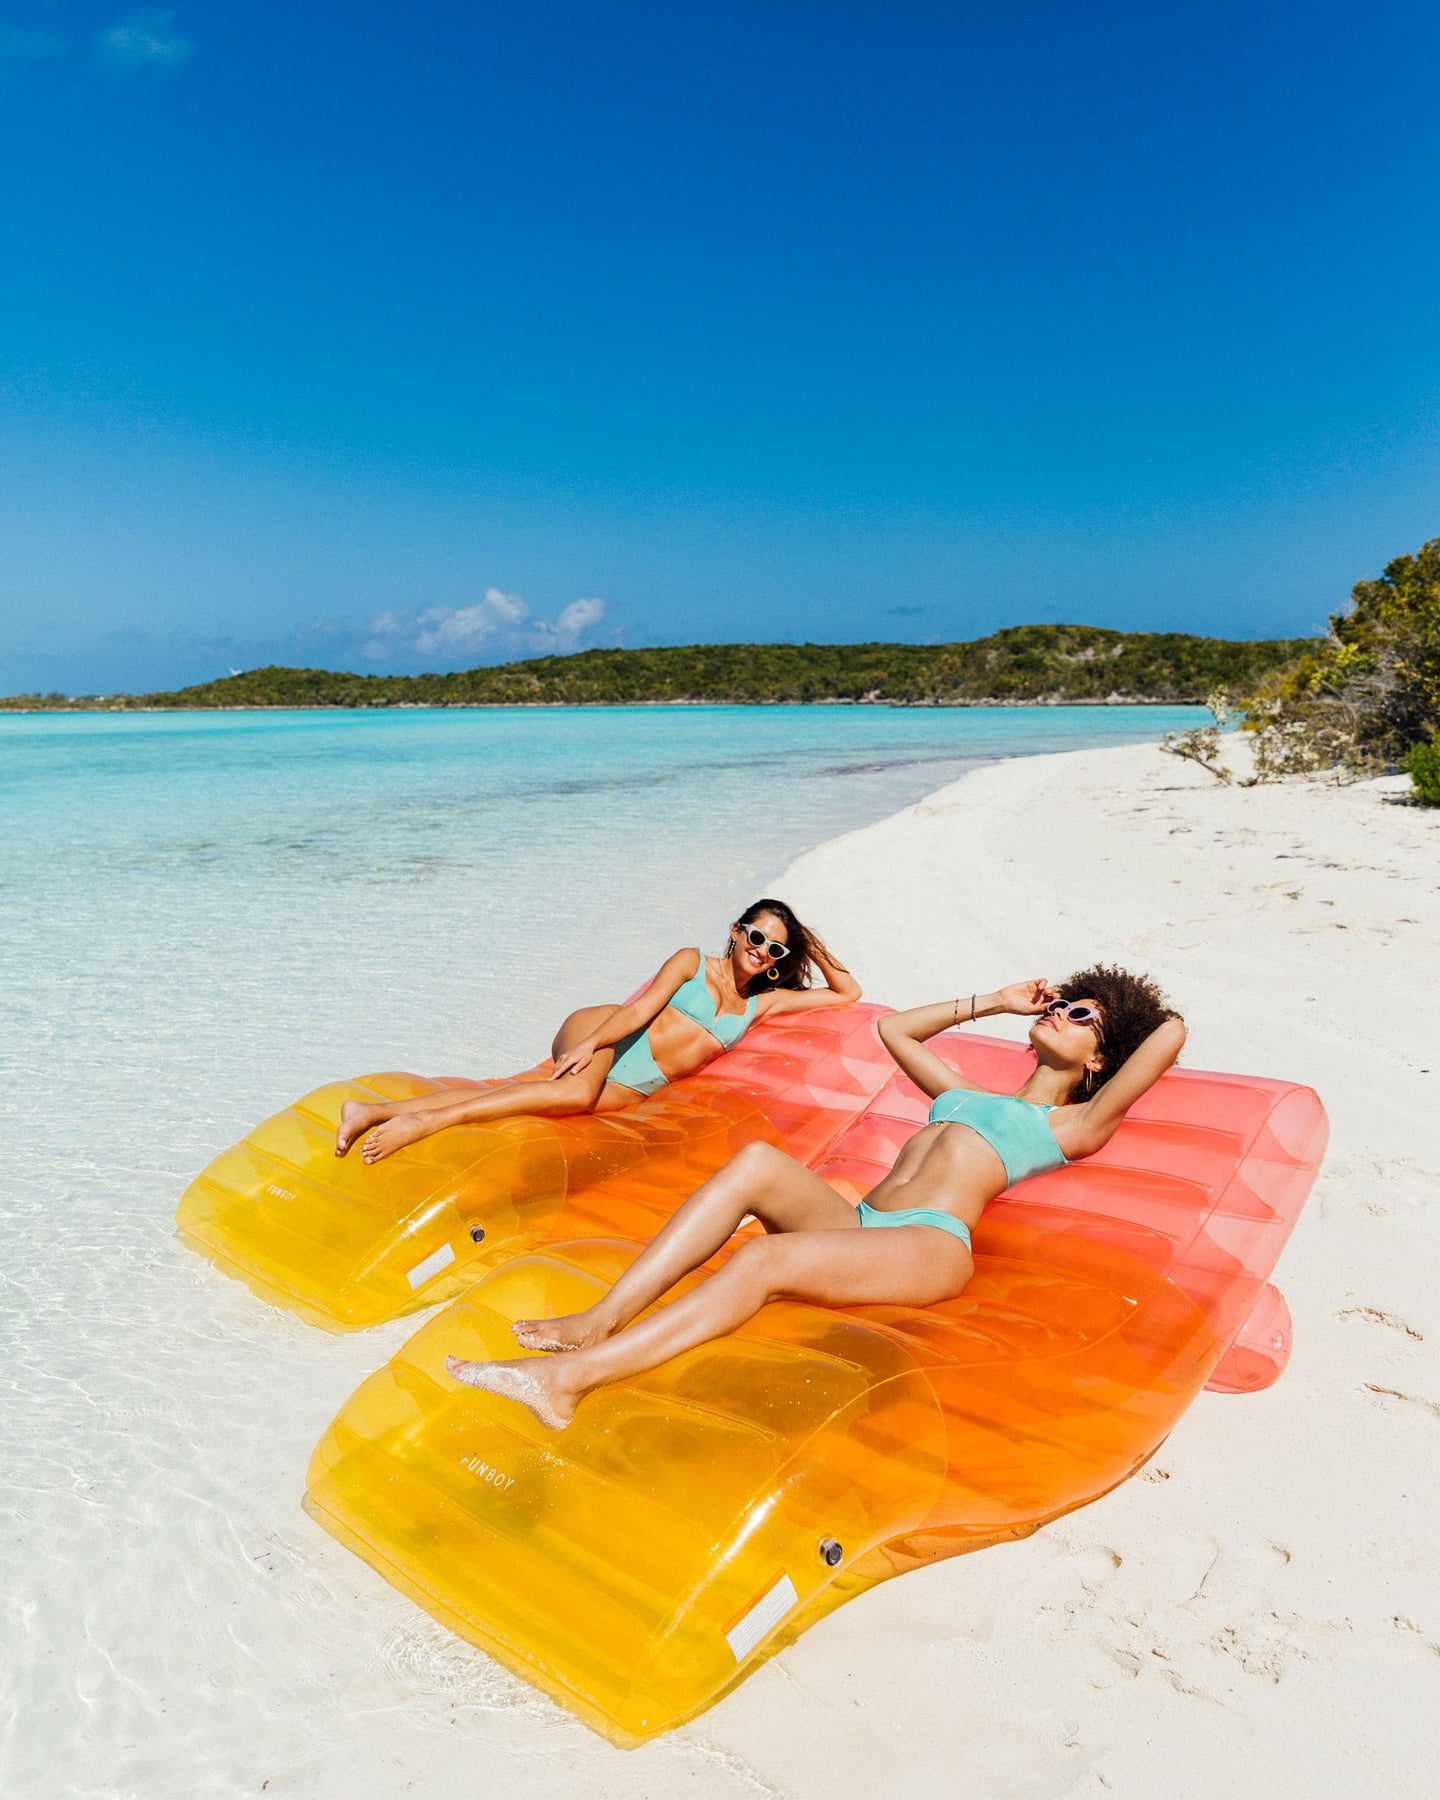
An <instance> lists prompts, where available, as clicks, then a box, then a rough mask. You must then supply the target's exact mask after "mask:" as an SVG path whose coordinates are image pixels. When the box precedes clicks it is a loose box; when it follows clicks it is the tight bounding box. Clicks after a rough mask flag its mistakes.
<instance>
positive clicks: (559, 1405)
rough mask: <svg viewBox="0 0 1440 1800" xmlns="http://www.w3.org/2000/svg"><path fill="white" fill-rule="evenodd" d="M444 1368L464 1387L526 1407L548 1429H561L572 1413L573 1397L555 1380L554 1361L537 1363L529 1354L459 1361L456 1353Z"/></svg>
mask: <svg viewBox="0 0 1440 1800" xmlns="http://www.w3.org/2000/svg"><path fill="white" fill-rule="evenodd" d="M445 1367H446V1369H447V1371H448V1372H449V1373H450V1374H451V1375H453V1376H454V1377H455V1379H456V1380H457V1381H463V1382H464V1383H465V1385H466V1386H467V1387H473V1388H480V1389H482V1390H483V1391H484V1392H485V1393H487V1394H499V1395H500V1397H501V1398H502V1399H504V1400H518V1401H519V1402H520V1404H521V1406H528V1407H529V1408H530V1410H531V1412H532V1413H534V1415H535V1417H536V1418H537V1419H538V1420H539V1421H540V1423H541V1424H542V1425H545V1426H548V1427H549V1429H550V1430H551V1431H563V1430H564V1429H565V1427H566V1426H567V1425H568V1424H569V1423H570V1421H571V1419H573V1418H574V1416H575V1404H576V1396H575V1395H573V1394H570V1393H567V1392H566V1391H565V1390H564V1389H563V1388H562V1387H561V1385H560V1383H559V1381H557V1380H556V1378H555V1377H556V1365H555V1364H554V1363H542V1362H537V1361H536V1360H535V1358H534V1357H533V1356H527V1357H525V1358H524V1359H523V1360H519V1361H515V1362H462V1361H461V1359H460V1358H459V1357H458V1356H447V1357H446V1358H445Z"/></svg>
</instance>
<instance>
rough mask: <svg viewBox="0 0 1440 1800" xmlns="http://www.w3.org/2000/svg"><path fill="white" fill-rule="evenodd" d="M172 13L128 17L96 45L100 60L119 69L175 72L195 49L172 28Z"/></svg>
mask: <svg viewBox="0 0 1440 1800" xmlns="http://www.w3.org/2000/svg"><path fill="white" fill-rule="evenodd" d="M174 17H175V15H174V13H172V12H152V11H150V10H148V9H147V10H145V11H144V12H134V13H127V14H126V16H125V17H124V18H123V19H120V20H118V21H117V22H116V23H115V24H114V25H111V26H110V27H109V28H108V29H107V30H105V31H102V32H101V33H100V36H99V37H98V38H97V39H96V41H95V48H96V50H97V52H98V53H99V55H100V56H101V58H102V59H103V60H104V61H105V62H108V63H109V64H110V65H111V66H112V67H113V68H117V69H173V68H174V67H175V66H176V65H177V64H179V63H182V62H184V61H185V60H186V58H187V57H188V56H189V55H190V53H191V51H192V50H193V49H194V48H195V46H194V45H193V44H192V43H191V42H190V40H189V38H184V37H181V36H180V34H179V32H177V31H175V30H173V29H172V28H171V23H170V22H171V20H172V19H173V18H174Z"/></svg>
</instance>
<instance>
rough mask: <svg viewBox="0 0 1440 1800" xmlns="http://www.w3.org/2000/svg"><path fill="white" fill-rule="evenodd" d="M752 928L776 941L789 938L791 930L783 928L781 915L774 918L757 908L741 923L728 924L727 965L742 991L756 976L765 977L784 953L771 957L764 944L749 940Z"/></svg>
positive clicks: (782, 941)
mask: <svg viewBox="0 0 1440 1800" xmlns="http://www.w3.org/2000/svg"><path fill="white" fill-rule="evenodd" d="M751 930H755V931H761V932H764V934H765V936H766V938H767V939H768V940H769V941H770V942H771V943H775V944H786V945H788V944H789V942H790V933H789V932H788V931H787V930H786V929H785V922H784V920H783V919H777V918H776V916H775V914H774V913H772V912H758V913H756V915H755V917H754V918H753V919H750V920H747V921H746V923H745V924H744V925H741V924H739V923H738V922H737V923H736V924H734V925H732V926H731V927H730V967H731V970H732V972H733V973H734V976H735V985H736V987H737V988H740V989H741V990H742V991H743V990H744V989H745V988H746V987H748V986H749V985H750V983H751V982H752V981H754V980H756V979H757V977H758V978H759V979H760V980H762V981H763V980H764V979H765V978H766V977H767V976H768V975H769V973H770V971H771V969H773V968H774V967H775V965H776V962H777V960H778V961H780V962H783V961H784V960H785V959H784V958H783V957H780V958H778V959H777V958H775V957H772V956H771V954H770V952H769V951H768V950H767V949H766V948H765V945H764V944H752V943H751V942H750V936H749V933H750V931H751Z"/></svg>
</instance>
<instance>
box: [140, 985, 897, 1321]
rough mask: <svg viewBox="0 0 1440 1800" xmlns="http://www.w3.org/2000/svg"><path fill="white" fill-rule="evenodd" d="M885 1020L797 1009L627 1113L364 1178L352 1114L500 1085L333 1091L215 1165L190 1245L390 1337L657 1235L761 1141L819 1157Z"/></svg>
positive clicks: (527, 1132) (874, 1061) (196, 1194)
mask: <svg viewBox="0 0 1440 1800" xmlns="http://www.w3.org/2000/svg"><path fill="white" fill-rule="evenodd" d="M888 1010H889V1009H888V1008H887V1007H881V1006H865V1005H859V1006H844V1007H835V1008H834V1009H833V1010H826V1011H820V1012H813V1013H801V1014H792V1015H791V1016H790V1017H789V1018H781V1019H777V1020H775V1021H774V1022H773V1023H771V1024H762V1025H758V1026H756V1027H755V1029H754V1030H753V1031H750V1032H748V1033H747V1034H746V1036H745V1038H744V1040H743V1041H742V1042H741V1043H740V1044H738V1045H737V1046H736V1047H735V1048H734V1049H733V1050H730V1051H728V1052H727V1053H726V1054H725V1055H724V1056H722V1057H719V1058H718V1059H717V1060H716V1061H715V1062H713V1063H712V1064H710V1066H709V1067H708V1068H706V1069H704V1070H703V1071H702V1072H701V1073H700V1074H698V1075H692V1076H689V1077H688V1078H687V1079H685V1080H683V1081H677V1082H674V1083H672V1084H671V1086H669V1087H667V1088H662V1089H661V1091H660V1092H659V1093H658V1094H656V1095H654V1096H653V1097H652V1098H651V1099H648V1100H644V1101H642V1102H641V1103H640V1104H639V1105H638V1106H635V1107H632V1108H627V1109H626V1110H625V1111H623V1112H618V1113H591V1114H583V1115H579V1116H576V1117H574V1118H562V1119H523V1118H522V1119H505V1120H501V1121H499V1122H498V1123H496V1124H494V1125H460V1126H453V1127H451V1128H450V1129H448V1130H445V1131H440V1132H436V1134H435V1135H434V1136H433V1137H429V1138H424V1139H422V1140H421V1141H420V1142H419V1143H418V1144H413V1145H410V1146H408V1147H407V1148H406V1149H404V1150H400V1151H398V1152H396V1154H395V1155H393V1156H391V1157H388V1158H386V1159H385V1160H384V1161H383V1162H379V1163H375V1164H368V1165H367V1164H366V1163H365V1162H364V1160H363V1159H362V1157H361V1155H360V1150H359V1147H358V1145H357V1146H356V1147H355V1148H354V1149H352V1150H351V1152H350V1154H349V1155H348V1156H346V1157H344V1158H339V1157H337V1156H336V1155H335V1129H336V1126H337V1124H338V1123H339V1119H340V1107H341V1104H342V1103H343V1102H344V1101H346V1100H360V1101H365V1102H373V1101H377V1100H381V1099H386V1100H400V1099H408V1098H409V1097H411V1096H412V1095H416V1094H423V1093H428V1092H431V1091H433V1090H434V1089H435V1088H437V1087H441V1086H452V1085H459V1086H465V1087H475V1088H480V1087H484V1086H489V1085H494V1084H491V1083H483V1082H466V1081H450V1080H448V1079H447V1080H443V1081H432V1080H427V1079H426V1078H425V1077H424V1076H420V1075H367V1076H364V1077H362V1078H361V1079H360V1080H357V1081H349V1082H334V1083H332V1084H331V1085H329V1086H328V1087H322V1088H317V1089H316V1090H315V1091H314V1092H313V1093H310V1094H306V1095H304V1096H303V1098H301V1099H299V1100H297V1101H296V1102H295V1103H294V1105H293V1106H287V1107H286V1108H285V1109H284V1111H283V1112H278V1113H276V1114H275V1115H274V1116H273V1117H272V1118H269V1119H266V1120H265V1122H264V1123H263V1124H261V1125H258V1126H257V1127H256V1128H255V1130H254V1131H252V1132H250V1134H249V1135H248V1136H247V1137H245V1138H242V1139H241V1141H240V1142H239V1143H238V1144H235V1145H233V1146H232V1147H231V1148H230V1149H228V1150H225V1151H223V1152H222V1153H221V1154H220V1155H219V1156H217V1157H216V1158H215V1160H214V1161H213V1162H212V1163H210V1164H209V1166H208V1167H207V1168H206V1169H204V1170H203V1171H202V1172H201V1173H200V1174H199V1175H198V1176H197V1177H196V1178H195V1180H194V1181H192V1182H191V1183H190V1185H189V1187H188V1188H187V1189H186V1190H185V1193H184V1195H183V1196H182V1197H181V1200H180V1206H179V1209H178V1211H177V1213H176V1215H175V1222H176V1225H177V1227H178V1229H179V1233H180V1236H181V1238H182V1239H183V1240H184V1241H185V1242H186V1243H187V1244H188V1245H190V1247H191V1248H192V1249H195V1250H198V1251H200V1252H201V1254H202V1255H204V1256H207V1257H209V1258H210V1260H211V1261H212V1262H214V1263H215V1264H216V1265H217V1266H218V1267H219V1268H221V1269H223V1270H224V1271H225V1272H226V1274H229V1275H235V1276H238V1277H239V1278H240V1279H241V1280H242V1281H244V1282H246V1283H248V1285H249V1286H250V1287H251V1288H252V1289H253V1290H254V1291H255V1292H256V1293H257V1294H259V1295H260V1296H261V1298H262V1299H265V1300H268V1301H270V1302H272V1303H273V1304H274V1305H276V1306H283V1307H285V1308H286V1309H287V1310H289V1311H290V1312H294V1313H298V1314H299V1315H300V1317H301V1318H302V1319H306V1320H308V1321H309V1322H310V1323H311V1324H314V1325H322V1326H324V1327H325V1328H326V1329H327V1330H330V1331H351V1330H355V1329H358V1328H359V1327H361V1326H365V1325H376V1324H379V1323H380V1322H381V1321H382V1320H384V1319H393V1318H397V1317H399V1316H400V1315H401V1314H402V1313H407V1312H414V1311H415V1310H417V1309H418V1308H420V1307H424V1306H433V1305H434V1304H436V1303H437V1302H438V1301H442V1300H449V1299H451V1298H453V1297H454V1296H455V1295H456V1294H458V1293H460V1292H461V1291H463V1289H464V1288H465V1287H466V1286H467V1285H468V1284H469V1283H470V1282H471V1281H473V1280H474V1279H475V1278H476V1277H477V1275H479V1274H481V1273H483V1271H484V1270H485V1269H486V1268H488V1267H490V1266H492V1265H493V1264H494V1263H495V1262H497V1261H499V1260H500V1259H502V1258H504V1257H507V1256H511V1255H514V1254H515V1253H516V1252H518V1251H520V1250H523V1249H525V1248H527V1247H528V1246H529V1245H532V1244H536V1243H541V1242H544V1241H545V1240H546V1239H547V1238H550V1237H553V1236H555V1235H556V1234H557V1233H559V1234H560V1235H563V1236H567V1237H576V1236H583V1235H586V1234H589V1233H592V1232H600V1233H603V1234H604V1235H605V1236H607V1237H615V1236H619V1237H638V1238H649V1237H653V1236H654V1235H655V1233H656V1232H657V1231H658V1230H659V1229H660V1225H661V1223H662V1222H663V1221H664V1219H666V1218H668V1217H669V1215H670V1214H671V1213H672V1212H673V1211H674V1210H675V1207H676V1205H677V1204H678V1202H679V1201H680V1200H681V1199H683V1198H684V1196H685V1195H686V1194H688V1193H689V1192H690V1191H691V1190H692V1189H693V1188H695V1187H698V1186H699V1184H700V1182H702V1181H703V1180H704V1179H705V1177H706V1176H707V1175H710V1174H713V1173H714V1171H715V1170H716V1169H718V1168H719V1167H720V1166H721V1164H722V1163H724V1162H725V1161H727V1160H728V1158H730V1157H731V1156H733V1155H734V1154H735V1152H736V1151H737V1150H738V1149H739V1148H740V1147H741V1145H743V1144H746V1143H749V1142H750V1141H752V1140H753V1139H757V1138H758V1139H763V1140H764V1141H766V1142H768V1143H772V1144H778V1145H780V1146H781V1147H782V1148H783V1149H785V1150H788V1151H789V1152H790V1154H791V1155H792V1156H795V1157H797V1158H798V1159H799V1160H800V1161H801V1162H804V1163H810V1164H813V1163H814V1162H816V1161H818V1160H819V1159H820V1158H821V1157H823V1156H824V1155H825V1154H826V1153H827V1152H828V1151H829V1150H830V1148H831V1147H832V1146H833V1145H834V1143H835V1141H836V1139H837V1138H839V1136H840V1135H841V1133H842V1132H843V1131H844V1130H845V1129H846V1127H847V1126H848V1125H850V1124H851V1123H852V1122H853V1121H854V1119H855V1118H856V1116H857V1115H858V1114H859V1113H860V1112H861V1111H862V1110H863V1109H864V1107H865V1106H866V1105H867V1104H868V1103H869V1102H870V1101H871V1100H873V1099H874V1098H875V1096H876V1095H877V1094H878V1093H879V1092H880V1090H881V1088H883V1087H884V1085H885V1083H886V1082H887V1081H888V1080H889V1079H890V1077H891V1076H892V1075H893V1074H894V1071H895V1064H894V1062H893V1060H892V1059H891V1057H890V1056H889V1055H888V1054H887V1053H886V1051H885V1049H884V1047H883V1046H882V1045H881V1043H880V1041H879V1038H878V1037H877V1036H876V1032H875V1021H876V1019H877V1018H878V1017H879V1016H880V1015H881V1014H882V1013H884V1012H887V1011H888ZM546 1069H548V1065H545V1067H544V1068H542V1069H541V1070H539V1071H537V1072H538V1073H544V1072H545V1071H546Z"/></svg>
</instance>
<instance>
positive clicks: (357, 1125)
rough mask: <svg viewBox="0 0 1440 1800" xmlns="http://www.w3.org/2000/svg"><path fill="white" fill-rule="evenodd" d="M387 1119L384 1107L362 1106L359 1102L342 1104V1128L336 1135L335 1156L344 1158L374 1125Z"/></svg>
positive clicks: (343, 1102) (344, 1101)
mask: <svg viewBox="0 0 1440 1800" xmlns="http://www.w3.org/2000/svg"><path fill="white" fill-rule="evenodd" d="M384 1117H385V1108H384V1107H383V1106H362V1105H361V1103H360V1102H359V1101H358V1100H342V1101H341V1102H340V1126H339V1129H338V1130H337V1131H336V1133H335V1154H336V1155H337V1156H343V1155H344V1154H345V1152H346V1151H347V1150H348V1149H349V1148H350V1146H351V1145H352V1144H353V1143H354V1142H355V1140H356V1138H357V1137H360V1136H361V1135H362V1134H363V1133H364V1132H366V1131H368V1130H369V1129H370V1127H371V1126H372V1125H378V1124H379V1123H380V1121H381V1120H382V1119H383V1118H384Z"/></svg>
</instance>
